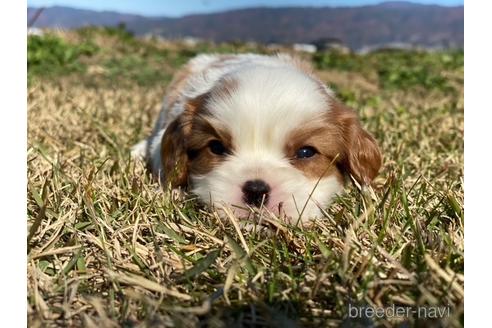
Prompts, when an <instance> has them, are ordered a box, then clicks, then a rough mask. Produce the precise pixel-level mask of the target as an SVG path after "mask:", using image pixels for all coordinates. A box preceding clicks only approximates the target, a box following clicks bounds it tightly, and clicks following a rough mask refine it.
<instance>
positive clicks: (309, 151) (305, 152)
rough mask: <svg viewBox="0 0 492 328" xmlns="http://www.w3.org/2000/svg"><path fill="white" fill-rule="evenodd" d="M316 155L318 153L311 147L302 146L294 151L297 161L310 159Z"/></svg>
mask: <svg viewBox="0 0 492 328" xmlns="http://www.w3.org/2000/svg"><path fill="white" fill-rule="evenodd" d="M317 153H318V151H317V150H316V148H314V147H311V146H303V147H301V148H299V149H298V150H297V151H296V158H299V159H304V158H310V157H313V156H314V155H316V154H317Z"/></svg>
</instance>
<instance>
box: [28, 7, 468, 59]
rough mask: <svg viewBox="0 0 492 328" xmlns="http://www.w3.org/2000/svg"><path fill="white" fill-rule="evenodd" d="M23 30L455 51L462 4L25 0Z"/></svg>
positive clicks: (302, 47)
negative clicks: (118, 30) (113, 30)
mask: <svg viewBox="0 0 492 328" xmlns="http://www.w3.org/2000/svg"><path fill="white" fill-rule="evenodd" d="M28 6H29V7H28V10H27V15H28V24H29V26H30V27H34V29H31V30H30V31H31V33H39V30H38V29H36V28H60V29H73V28H79V27H83V26H89V25H95V26H117V25H120V26H121V25H122V24H124V25H125V27H126V28H127V29H128V31H130V32H131V33H134V34H135V35H136V36H139V37H157V38H164V39H184V40H186V41H187V42H189V43H196V42H200V41H204V40H209V41H214V42H231V41H234V42H239V41H240V42H256V43H261V44H265V45H268V46H271V47H275V46H276V45H278V44H281V45H291V46H293V47H294V48H295V49H297V50H299V51H306V52H315V51H318V50H325V49H327V48H338V49H343V50H345V51H354V52H358V53H365V52H369V51H373V50H376V49H381V48H400V49H401V48H405V49H413V48H424V49H432V50H436V49H446V48H462V47H463V1H459V0H430V1H429V0H427V1H416V2H406V1H391V2H380V1H374V0H354V1H349V0H331V1H327V0H309V1H301V0H266V1H246V0H240V1H234V2H232V1H224V0H191V1H150V0H144V1H115V0H103V1H97V2H96V1H87V0H85V1H84V0H74V1H47V0H29V1H28Z"/></svg>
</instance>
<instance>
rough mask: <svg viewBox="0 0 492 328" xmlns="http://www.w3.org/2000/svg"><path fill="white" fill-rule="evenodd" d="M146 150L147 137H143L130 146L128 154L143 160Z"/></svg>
mask: <svg viewBox="0 0 492 328" xmlns="http://www.w3.org/2000/svg"><path fill="white" fill-rule="evenodd" d="M146 151H147V139H144V140H142V141H140V142H139V143H138V144H136V145H134V146H133V147H132V149H131V153H130V154H131V156H132V158H134V159H139V160H144V159H145V153H146Z"/></svg>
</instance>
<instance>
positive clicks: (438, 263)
mask: <svg viewBox="0 0 492 328" xmlns="http://www.w3.org/2000/svg"><path fill="white" fill-rule="evenodd" d="M247 51H254V52H260V53H273V52H274V50H272V49H269V48H265V47H262V46H257V45H253V44H241V43H234V44H211V43H199V44H197V45H189V44H186V43H179V42H167V41H163V40H152V39H149V40H141V39H137V38H134V37H133V36H132V35H131V34H129V33H127V32H126V31H125V30H124V29H121V28H119V29H118V28H116V29H115V28H84V29H80V30H77V31H71V32H60V31H58V32H52V33H50V34H48V35H44V36H42V37H30V38H29V40H28V145H27V161H28V172H27V175H28V186H27V188H28V199H27V210H28V211H27V213H28V217H27V229H26V234H27V241H28V249H27V256H28V262H27V288H28V313H27V315H28V323H29V326H30V327H54V326H87V327H119V326H123V327H147V326H157V327H164V326H165V327H167V326H169V327H196V326H206V327H253V326H254V327H305V326H306V327H309V326H317V327H332V326H333V327H338V326H343V327H373V326H381V327H393V326H398V325H400V326H401V327H408V326H417V327H461V326H462V325H463V316H464V313H463V302H464V293H463V289H464V209H463V106H464V105H463V52H459V51H446V52H434V53H425V52H418V51H411V52H410V51H380V52H376V53H371V54H367V55H355V54H341V53H335V52H332V53H329V52H327V53H317V54H313V55H311V54H301V56H303V57H305V58H306V60H310V61H312V62H313V65H314V66H315V67H316V69H317V70H318V73H319V76H320V77H321V78H322V79H323V80H324V81H325V82H326V83H327V84H328V85H329V86H330V87H332V88H333V89H334V90H336V92H337V93H338V95H339V97H340V98H341V99H342V100H343V101H344V102H346V103H347V104H348V105H350V106H352V107H354V108H355V109H357V111H358V113H359V115H360V117H361V120H362V122H363V125H364V126H365V127H366V128H367V129H368V130H369V131H371V132H372V133H373V134H374V136H375V137H376V139H377V140H378V143H379V144H380V146H381V149H382V152H383V154H384V163H383V168H382V170H381V172H380V175H379V176H378V178H377V179H376V180H375V182H374V185H373V186H372V189H371V190H370V191H369V192H364V193H363V192H361V191H360V190H359V189H358V188H357V186H355V185H348V186H347V188H346V193H344V194H343V195H341V196H340V197H338V198H337V199H336V201H335V202H334V204H333V205H332V206H331V207H330V208H328V209H326V213H325V217H324V218H323V219H319V220H316V221H315V222H314V224H313V226H312V227H309V228H303V227H300V226H297V227H296V226H290V225H286V224H283V223H281V222H278V221H276V220H274V219H273V218H270V219H269V220H268V221H269V223H268V227H267V229H265V230H261V231H260V230H252V231H249V230H241V229H240V228H239V227H238V225H237V221H236V220H235V219H234V218H231V219H229V220H221V219H219V218H218V217H217V215H216V214H215V213H213V212H209V211H207V210H206V209H204V208H201V207H200V206H199V205H198V204H197V203H196V201H195V200H194V199H193V197H192V196H190V197H189V199H187V200H186V201H181V200H177V199H173V197H172V196H171V194H170V193H169V192H168V191H166V190H162V189H161V188H160V187H159V185H158V184H157V183H156V182H155V181H152V179H151V178H150V177H148V175H147V174H146V173H145V169H144V165H143V164H142V163H139V162H135V161H133V160H132V159H131V158H130V147H131V146H132V145H133V144H135V143H136V142H138V141H139V140H141V139H143V138H144V137H146V136H147V135H148V134H149V132H150V131H151V129H152V127H153V124H154V121H155V119H156V118H157V114H158V112H159V109H160V104H161V100H162V98H163V95H164V92H165V88H166V85H167V84H168V82H169V81H170V79H171V77H172V74H173V72H175V71H176V70H177V69H178V68H179V67H180V65H182V64H183V63H185V62H186V61H187V60H188V59H189V58H191V57H193V56H194V55H195V54H197V53H203V52H247ZM285 51H287V49H285ZM355 307H357V308H358V309H360V308H364V309H370V308H372V309H388V308H391V307H402V308H408V309H414V310H416V309H424V310H426V311H427V310H428V311H429V313H428V315H425V316H424V315H421V316H420V318H419V317H418V315H417V314H416V313H410V315H409V316H396V315H387V316H385V317H381V318H377V317H375V316H372V318H371V316H370V315H366V316H362V317H361V318H353V317H352V316H351V315H350V311H351V310H350V309H352V310H353V308H355ZM436 308H439V309H440V308H445V309H446V312H445V315H444V316H442V317H441V316H440V315H436V316H433V315H432V314H431V310H432V309H436ZM425 317H426V318H425ZM438 317H439V318H438Z"/></svg>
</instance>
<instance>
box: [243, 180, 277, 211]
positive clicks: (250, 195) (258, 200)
mask: <svg viewBox="0 0 492 328" xmlns="http://www.w3.org/2000/svg"><path fill="white" fill-rule="evenodd" d="M242 190H243V200H244V202H245V203H246V204H248V205H254V206H257V207H258V206H260V205H261V204H262V203H263V204H266V203H267V202H268V197H269V195H268V194H269V192H270V186H269V185H268V184H267V183H266V182H265V181H263V180H258V179H257V180H249V181H246V182H245V183H244V185H243V189H242Z"/></svg>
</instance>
